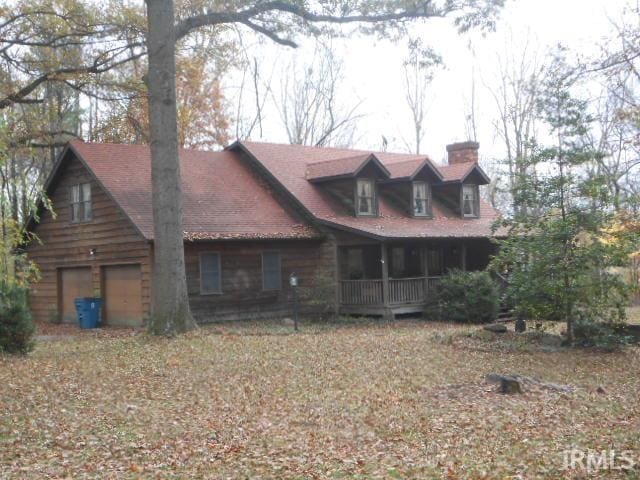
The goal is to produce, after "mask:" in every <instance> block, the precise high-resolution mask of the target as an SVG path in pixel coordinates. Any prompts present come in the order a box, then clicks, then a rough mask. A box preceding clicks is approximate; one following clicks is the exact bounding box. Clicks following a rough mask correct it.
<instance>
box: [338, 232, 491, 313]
mask: <svg viewBox="0 0 640 480" xmlns="http://www.w3.org/2000/svg"><path fill="white" fill-rule="evenodd" d="M494 249H495V246H494V245H493V244H492V243H491V242H490V240H489V239H486V238H474V239H443V240H422V241H402V242H401V241H398V242H384V243H381V242H379V243H371V244H360V245H357V244H353V245H341V246H339V247H338V263H339V270H340V273H339V275H340V278H339V282H338V283H339V285H338V301H339V306H340V312H341V313H343V314H354V315H380V316H383V317H385V318H393V317H394V316H395V315H399V314H410V313H422V311H423V310H424V306H425V302H426V300H427V297H428V295H429V291H430V290H432V289H433V286H434V285H435V284H436V283H437V282H438V281H439V280H440V279H441V278H442V277H443V276H444V275H445V274H446V273H447V271H448V270H451V269H461V270H482V269H484V268H486V266H487V264H488V263H489V259H490V256H491V255H492V254H493V252H494Z"/></svg>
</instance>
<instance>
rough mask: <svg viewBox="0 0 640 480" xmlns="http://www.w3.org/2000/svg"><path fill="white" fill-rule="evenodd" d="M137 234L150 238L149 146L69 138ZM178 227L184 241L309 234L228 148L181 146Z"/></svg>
mask: <svg viewBox="0 0 640 480" xmlns="http://www.w3.org/2000/svg"><path fill="white" fill-rule="evenodd" d="M71 148H72V150H74V151H75V152H76V153H77V154H78V155H79V156H80V157H81V160H83V161H84V162H85V163H86V165H87V166H88V167H89V169H90V170H91V171H92V172H93V174H94V175H95V176H96V178H97V179H98V181H100V183H101V184H102V185H103V186H104V187H105V188H106V189H107V191H108V192H109V193H110V195H111V196H112V197H113V199H114V200H115V201H116V203H118V205H119V206H120V207H121V208H122V210H123V211H124V213H125V214H126V215H127V216H128V217H129V218H130V219H131V220H132V221H133V223H134V224H135V225H136V226H137V228H138V229H139V230H140V232H141V233H142V235H143V236H144V237H145V238H147V239H153V216H152V211H151V157H150V151H149V147H148V146H143V145H116V144H100V143H84V142H80V141H73V142H71ZM180 162H181V164H180V165H181V176H182V191H183V195H184V217H183V228H184V231H185V238H186V239H188V240H207V239H259V238H265V239H267V238H268V239H277V238H313V237H317V236H319V235H318V232H317V231H316V230H315V229H313V228H311V227H310V226H308V225H307V224H306V223H305V222H303V221H302V220H301V219H299V218H296V217H295V216H294V215H293V214H292V213H291V212H289V211H287V210H286V209H285V208H283V206H282V205H281V204H280V203H279V202H278V200H277V199H276V198H275V197H274V192H273V191H271V189H270V188H269V187H268V185H267V184H266V183H265V182H264V181H263V180H262V179H261V178H259V177H258V176H257V175H256V174H255V173H254V172H252V171H251V170H250V169H249V168H248V167H247V166H246V165H244V164H243V163H242V162H241V161H240V160H239V159H238V157H237V155H236V154H235V153H233V152H228V151H225V152H217V153H214V152H201V151H195V150H180Z"/></svg>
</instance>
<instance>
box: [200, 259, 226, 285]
mask: <svg viewBox="0 0 640 480" xmlns="http://www.w3.org/2000/svg"><path fill="white" fill-rule="evenodd" d="M220 270H221V269H220V254H219V253H211V252H205V253H201V254H200V294H201V295H207V294H211V293H222V281H221V271H220Z"/></svg>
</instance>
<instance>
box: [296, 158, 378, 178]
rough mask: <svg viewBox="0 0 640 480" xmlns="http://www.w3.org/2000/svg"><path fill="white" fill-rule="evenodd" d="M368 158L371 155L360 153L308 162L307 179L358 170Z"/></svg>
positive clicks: (336, 175) (335, 175)
mask: <svg viewBox="0 0 640 480" xmlns="http://www.w3.org/2000/svg"><path fill="white" fill-rule="evenodd" d="M370 158H371V155H368V154H360V155H355V156H353V157H347V158H338V159H335V160H327V161H324V162H316V163H309V164H308V165H307V179H308V180H318V179H321V178H330V177H338V176H342V175H348V174H352V173H354V172H356V171H358V170H359V169H360V168H361V167H362V166H363V164H365V163H366V162H367V161H368V160H369V159H370Z"/></svg>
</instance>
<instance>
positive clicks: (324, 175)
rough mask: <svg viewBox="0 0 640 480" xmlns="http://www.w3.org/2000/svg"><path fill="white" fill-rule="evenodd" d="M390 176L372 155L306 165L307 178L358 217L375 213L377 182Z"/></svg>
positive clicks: (376, 213) (376, 209) (371, 215)
mask: <svg viewBox="0 0 640 480" xmlns="http://www.w3.org/2000/svg"><path fill="white" fill-rule="evenodd" d="M389 176H390V174H389V171H388V170H387V168H386V167H385V166H384V165H383V164H382V162H380V160H379V159H378V158H377V157H376V156H375V155H373V154H361V155H356V156H353V157H348V158H339V159H335V160H329V161H324V162H317V163H312V164H309V165H308V166H307V174H306V177H307V180H308V181H309V182H311V183H314V184H318V185H321V186H322V189H323V190H324V191H325V192H327V193H329V194H330V195H331V196H333V197H334V198H335V199H336V200H338V202H339V203H341V204H342V205H343V206H345V207H346V208H347V209H348V210H349V211H350V212H351V213H352V214H353V215H355V216H358V217H375V216H377V215H378V197H379V193H378V183H379V182H380V181H382V180H386V179H388V178H389Z"/></svg>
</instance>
